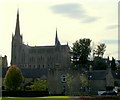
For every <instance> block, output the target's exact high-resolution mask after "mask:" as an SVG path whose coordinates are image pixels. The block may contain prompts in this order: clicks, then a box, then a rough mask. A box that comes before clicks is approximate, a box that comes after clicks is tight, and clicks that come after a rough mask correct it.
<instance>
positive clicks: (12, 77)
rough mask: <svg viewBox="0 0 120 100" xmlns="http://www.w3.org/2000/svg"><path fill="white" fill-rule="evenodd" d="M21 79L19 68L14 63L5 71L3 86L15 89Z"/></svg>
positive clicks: (22, 78)
mask: <svg viewBox="0 0 120 100" xmlns="http://www.w3.org/2000/svg"><path fill="white" fill-rule="evenodd" d="M23 81H24V77H23V75H22V73H21V70H20V69H19V68H18V67H17V66H16V65H12V66H11V67H10V68H9V69H8V70H7V72H6V75H5V79H4V86H5V88H6V89H7V90H11V91H15V90H18V89H19V87H20V86H21V83H22V82H23Z"/></svg>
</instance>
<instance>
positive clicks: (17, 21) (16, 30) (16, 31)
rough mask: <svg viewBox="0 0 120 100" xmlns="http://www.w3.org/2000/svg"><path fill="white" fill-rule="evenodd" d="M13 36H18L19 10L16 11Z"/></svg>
mask: <svg viewBox="0 0 120 100" xmlns="http://www.w3.org/2000/svg"><path fill="white" fill-rule="evenodd" d="M15 35H16V36H20V25H19V9H18V10H17V19H16V27H15Z"/></svg>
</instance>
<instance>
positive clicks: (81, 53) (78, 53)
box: [70, 38, 91, 67]
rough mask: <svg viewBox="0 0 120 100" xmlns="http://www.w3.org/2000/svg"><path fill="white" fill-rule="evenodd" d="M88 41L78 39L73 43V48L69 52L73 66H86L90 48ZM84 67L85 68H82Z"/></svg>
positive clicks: (89, 41)
mask: <svg viewBox="0 0 120 100" xmlns="http://www.w3.org/2000/svg"><path fill="white" fill-rule="evenodd" d="M90 43H91V40H90V39H86V38H84V39H79V41H78V40H77V41H76V42H75V43H73V47H72V50H71V52H70V53H71V56H72V62H73V65H74V66H80V64H81V65H82V66H84V65H86V63H87V61H88V55H89V54H90V52H91V48H90ZM84 67H85V66H84Z"/></svg>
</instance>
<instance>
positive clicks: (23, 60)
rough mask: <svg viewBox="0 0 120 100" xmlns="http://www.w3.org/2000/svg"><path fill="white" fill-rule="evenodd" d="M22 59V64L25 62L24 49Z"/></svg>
mask: <svg viewBox="0 0 120 100" xmlns="http://www.w3.org/2000/svg"><path fill="white" fill-rule="evenodd" d="M21 61H22V64H25V51H24V50H22V55H21Z"/></svg>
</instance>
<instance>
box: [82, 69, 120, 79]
mask: <svg viewBox="0 0 120 100" xmlns="http://www.w3.org/2000/svg"><path fill="white" fill-rule="evenodd" d="M84 73H85V74H86V75H87V78H88V79H91V80H104V79H105V78H106V75H107V74H108V71H107V70H94V71H85V72H84ZM112 75H113V77H114V79H120V71H112Z"/></svg>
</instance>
